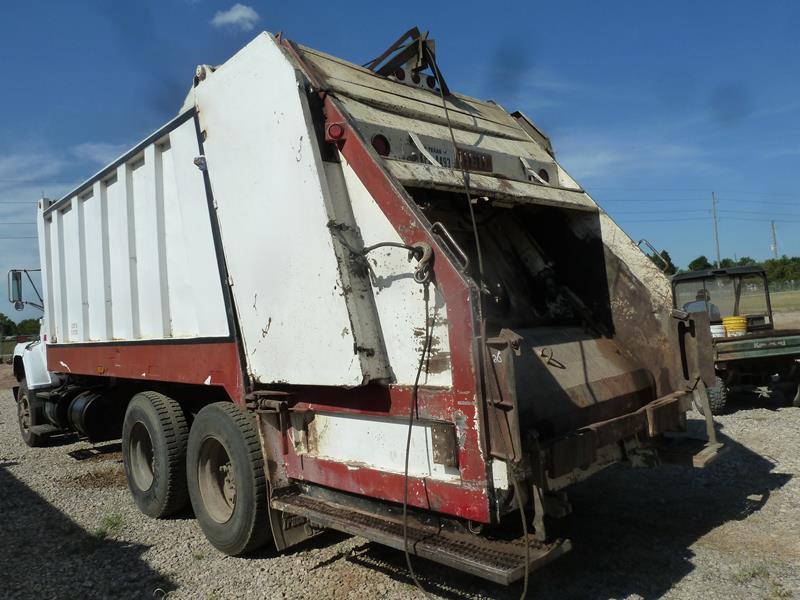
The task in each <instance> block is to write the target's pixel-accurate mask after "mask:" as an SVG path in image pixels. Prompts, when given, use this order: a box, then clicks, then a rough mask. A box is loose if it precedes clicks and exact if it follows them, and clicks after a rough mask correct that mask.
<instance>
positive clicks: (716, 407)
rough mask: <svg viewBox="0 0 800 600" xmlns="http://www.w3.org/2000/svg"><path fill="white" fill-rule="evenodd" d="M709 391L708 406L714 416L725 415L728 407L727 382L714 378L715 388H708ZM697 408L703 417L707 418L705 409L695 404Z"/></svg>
mask: <svg viewBox="0 0 800 600" xmlns="http://www.w3.org/2000/svg"><path fill="white" fill-rule="evenodd" d="M707 391H708V406H709V407H710V408H711V414H712V415H721V414H724V413H725V409H726V407H727V406H728V386H727V385H725V381H724V380H723V379H722V378H721V377H719V376H717V377H715V378H714V387H710V388H707ZM695 408H697V410H698V411H699V412H700V414H701V415H703V416H705V411H704V410H703V407H702V406H701V405H700V404H699V403H698V402H695Z"/></svg>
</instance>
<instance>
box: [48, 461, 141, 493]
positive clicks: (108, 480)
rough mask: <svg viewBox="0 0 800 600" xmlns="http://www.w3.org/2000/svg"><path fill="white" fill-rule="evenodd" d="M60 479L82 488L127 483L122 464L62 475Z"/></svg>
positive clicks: (110, 486) (96, 488)
mask: <svg viewBox="0 0 800 600" xmlns="http://www.w3.org/2000/svg"><path fill="white" fill-rule="evenodd" d="M62 481H63V482H64V483H65V484H66V485H69V486H71V487H79V488H82V489H91V490H98V489H105V488H119V489H122V488H125V487H127V485H128V482H127V480H126V479H125V471H124V470H123V468H122V465H116V466H114V467H112V468H110V469H102V470H98V471H89V472H88V473H81V474H80V475H74V476H71V477H64V478H63V479H62Z"/></svg>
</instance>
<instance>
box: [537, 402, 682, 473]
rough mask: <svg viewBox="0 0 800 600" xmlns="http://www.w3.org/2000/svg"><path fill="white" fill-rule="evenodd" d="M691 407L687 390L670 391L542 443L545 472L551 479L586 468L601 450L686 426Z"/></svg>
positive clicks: (599, 456)
mask: <svg viewBox="0 0 800 600" xmlns="http://www.w3.org/2000/svg"><path fill="white" fill-rule="evenodd" d="M691 407H692V394H691V392H674V393H672V394H669V395H667V396H663V397H662V398H658V399H656V400H653V401H652V402H649V403H647V404H645V405H644V406H642V407H641V408H639V409H637V410H635V411H633V412H630V413H627V414H624V415H621V416H619V417H615V418H613V419H608V420H606V421H601V422H598V423H593V424H591V425H589V426H587V427H583V428H581V429H579V430H577V431H575V432H573V433H571V434H569V435H567V436H564V437H561V438H557V439H555V440H552V441H549V442H543V443H542V449H543V450H545V452H546V456H547V461H546V464H547V474H548V476H549V477H550V478H552V479H555V478H558V477H561V476H563V475H567V474H568V473H571V472H572V471H574V470H575V469H588V468H589V467H590V466H592V465H594V464H596V463H597V462H598V461H599V460H603V456H608V454H607V453H605V454H604V453H603V452H602V449H604V448H608V447H609V446H613V445H615V444H619V443H620V442H622V441H624V440H627V439H630V438H634V437H637V436H638V437H639V438H640V441H642V440H641V437H642V436H644V437H645V438H656V437H658V436H660V435H662V434H664V433H673V432H682V431H685V429H686V417H685V415H686V412H687V411H688V410H689V409H690V408H691Z"/></svg>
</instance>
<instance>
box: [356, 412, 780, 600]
mask: <svg viewBox="0 0 800 600" xmlns="http://www.w3.org/2000/svg"><path fill="white" fill-rule="evenodd" d="M690 424H692V425H693V426H702V424H701V422H700V421H694V422H690ZM721 441H723V442H724V443H725V444H726V446H727V448H728V451H727V452H726V453H725V454H723V455H722V456H721V457H719V458H718V459H717V460H716V461H715V462H713V463H711V464H710V465H709V466H708V467H706V468H705V469H698V470H693V469H690V468H686V467H676V466H663V467H661V468H657V469H641V470H633V469H630V468H626V467H623V466H616V467H612V468H609V469H607V470H606V471H604V472H601V473H599V474H597V475H595V476H594V477H592V478H590V479H589V480H587V481H584V482H583V483H581V484H578V485H576V486H574V487H572V488H571V489H570V500H571V502H572V504H573V508H574V510H573V514H572V515H570V516H569V517H567V518H566V519H564V520H563V522H562V523H560V524H559V525H560V526H559V534H560V535H562V536H564V537H568V538H571V539H572V542H573V546H574V550H573V551H572V552H571V553H570V554H568V555H567V556H565V557H564V558H562V559H560V560H558V561H556V562H554V563H553V564H552V565H550V566H548V567H545V568H544V569H542V570H539V571H535V572H533V573H531V577H530V584H529V594H528V596H529V597H530V598H537V599H543V598H544V599H547V598H559V599H563V598H624V597H628V596H631V595H639V596H641V597H643V598H647V599H650V598H659V597H661V596H663V595H664V594H665V593H667V592H668V591H669V590H670V589H671V588H672V587H673V586H674V585H675V584H676V583H678V582H679V581H680V580H681V579H682V578H683V577H684V576H686V575H687V574H688V573H690V572H691V571H692V570H693V569H694V566H693V565H692V563H691V559H692V558H693V552H692V550H691V549H690V547H691V545H692V544H693V543H694V542H696V541H697V540H698V539H700V538H702V537H703V536H704V535H706V534H708V533H709V532H711V531H712V530H714V529H715V528H717V527H719V526H720V525H722V524H724V523H726V522H728V521H732V520H744V519H746V518H747V517H748V516H749V515H750V514H752V513H755V512H757V511H758V510H760V509H761V507H762V506H763V505H764V504H765V503H766V502H767V500H768V499H769V496H770V494H771V492H772V491H774V490H776V489H779V488H780V487H782V486H783V485H785V484H786V482H787V481H788V480H789V479H790V478H791V475H788V474H781V473H773V472H772V470H773V467H774V465H773V463H772V462H770V461H769V460H767V459H766V458H764V457H762V456H759V455H758V454H756V453H754V452H752V451H750V450H748V449H747V448H746V447H744V446H742V445H741V444H739V443H737V442H735V441H733V440H731V439H730V438H728V437H726V436H725V435H722V436H721ZM345 560H348V561H350V562H353V563H357V564H360V565H363V566H365V567H367V568H372V569H377V570H379V571H382V572H384V573H386V574H387V575H388V576H390V577H392V578H394V579H396V580H399V581H403V582H405V583H409V584H412V585H413V582H412V581H411V579H410V577H409V576H408V573H407V570H406V566H405V559H404V557H403V554H402V553H401V552H397V551H395V550H392V549H389V548H386V547H383V546H380V545H378V544H373V543H368V544H365V545H364V546H363V547H362V549H361V550H360V551H356V552H354V553H353V554H352V555H351V556H349V557H346V558H345ZM412 560H413V561H414V566H415V571H417V575H418V576H419V577H420V579H421V580H422V581H423V583H424V585H425V586H426V588H427V589H428V591H430V592H433V593H435V594H437V595H440V596H443V597H446V598H459V597H470V596H489V597H492V598H518V597H519V595H520V592H521V591H522V586H521V584H516V585H513V586H511V587H507V588H506V587H502V586H496V585H494V584H492V583H489V582H486V581H483V580H481V579H478V578H476V577H472V576H469V575H465V574H463V573H458V572H455V571H452V570H449V569H447V568H445V567H442V566H440V565H437V564H435V563H431V562H428V561H425V560H421V559H418V558H414V557H412Z"/></svg>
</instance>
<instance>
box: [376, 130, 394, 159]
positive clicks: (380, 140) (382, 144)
mask: <svg viewBox="0 0 800 600" xmlns="http://www.w3.org/2000/svg"><path fill="white" fill-rule="evenodd" d="M372 147H373V148H375V152H377V153H378V154H380V155H381V156H389V152H390V151H391V149H392V147H391V146H390V145H389V140H387V139H386V136H384V135H381V134H380V133H379V134H378V135H376V136H373V138H372Z"/></svg>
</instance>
